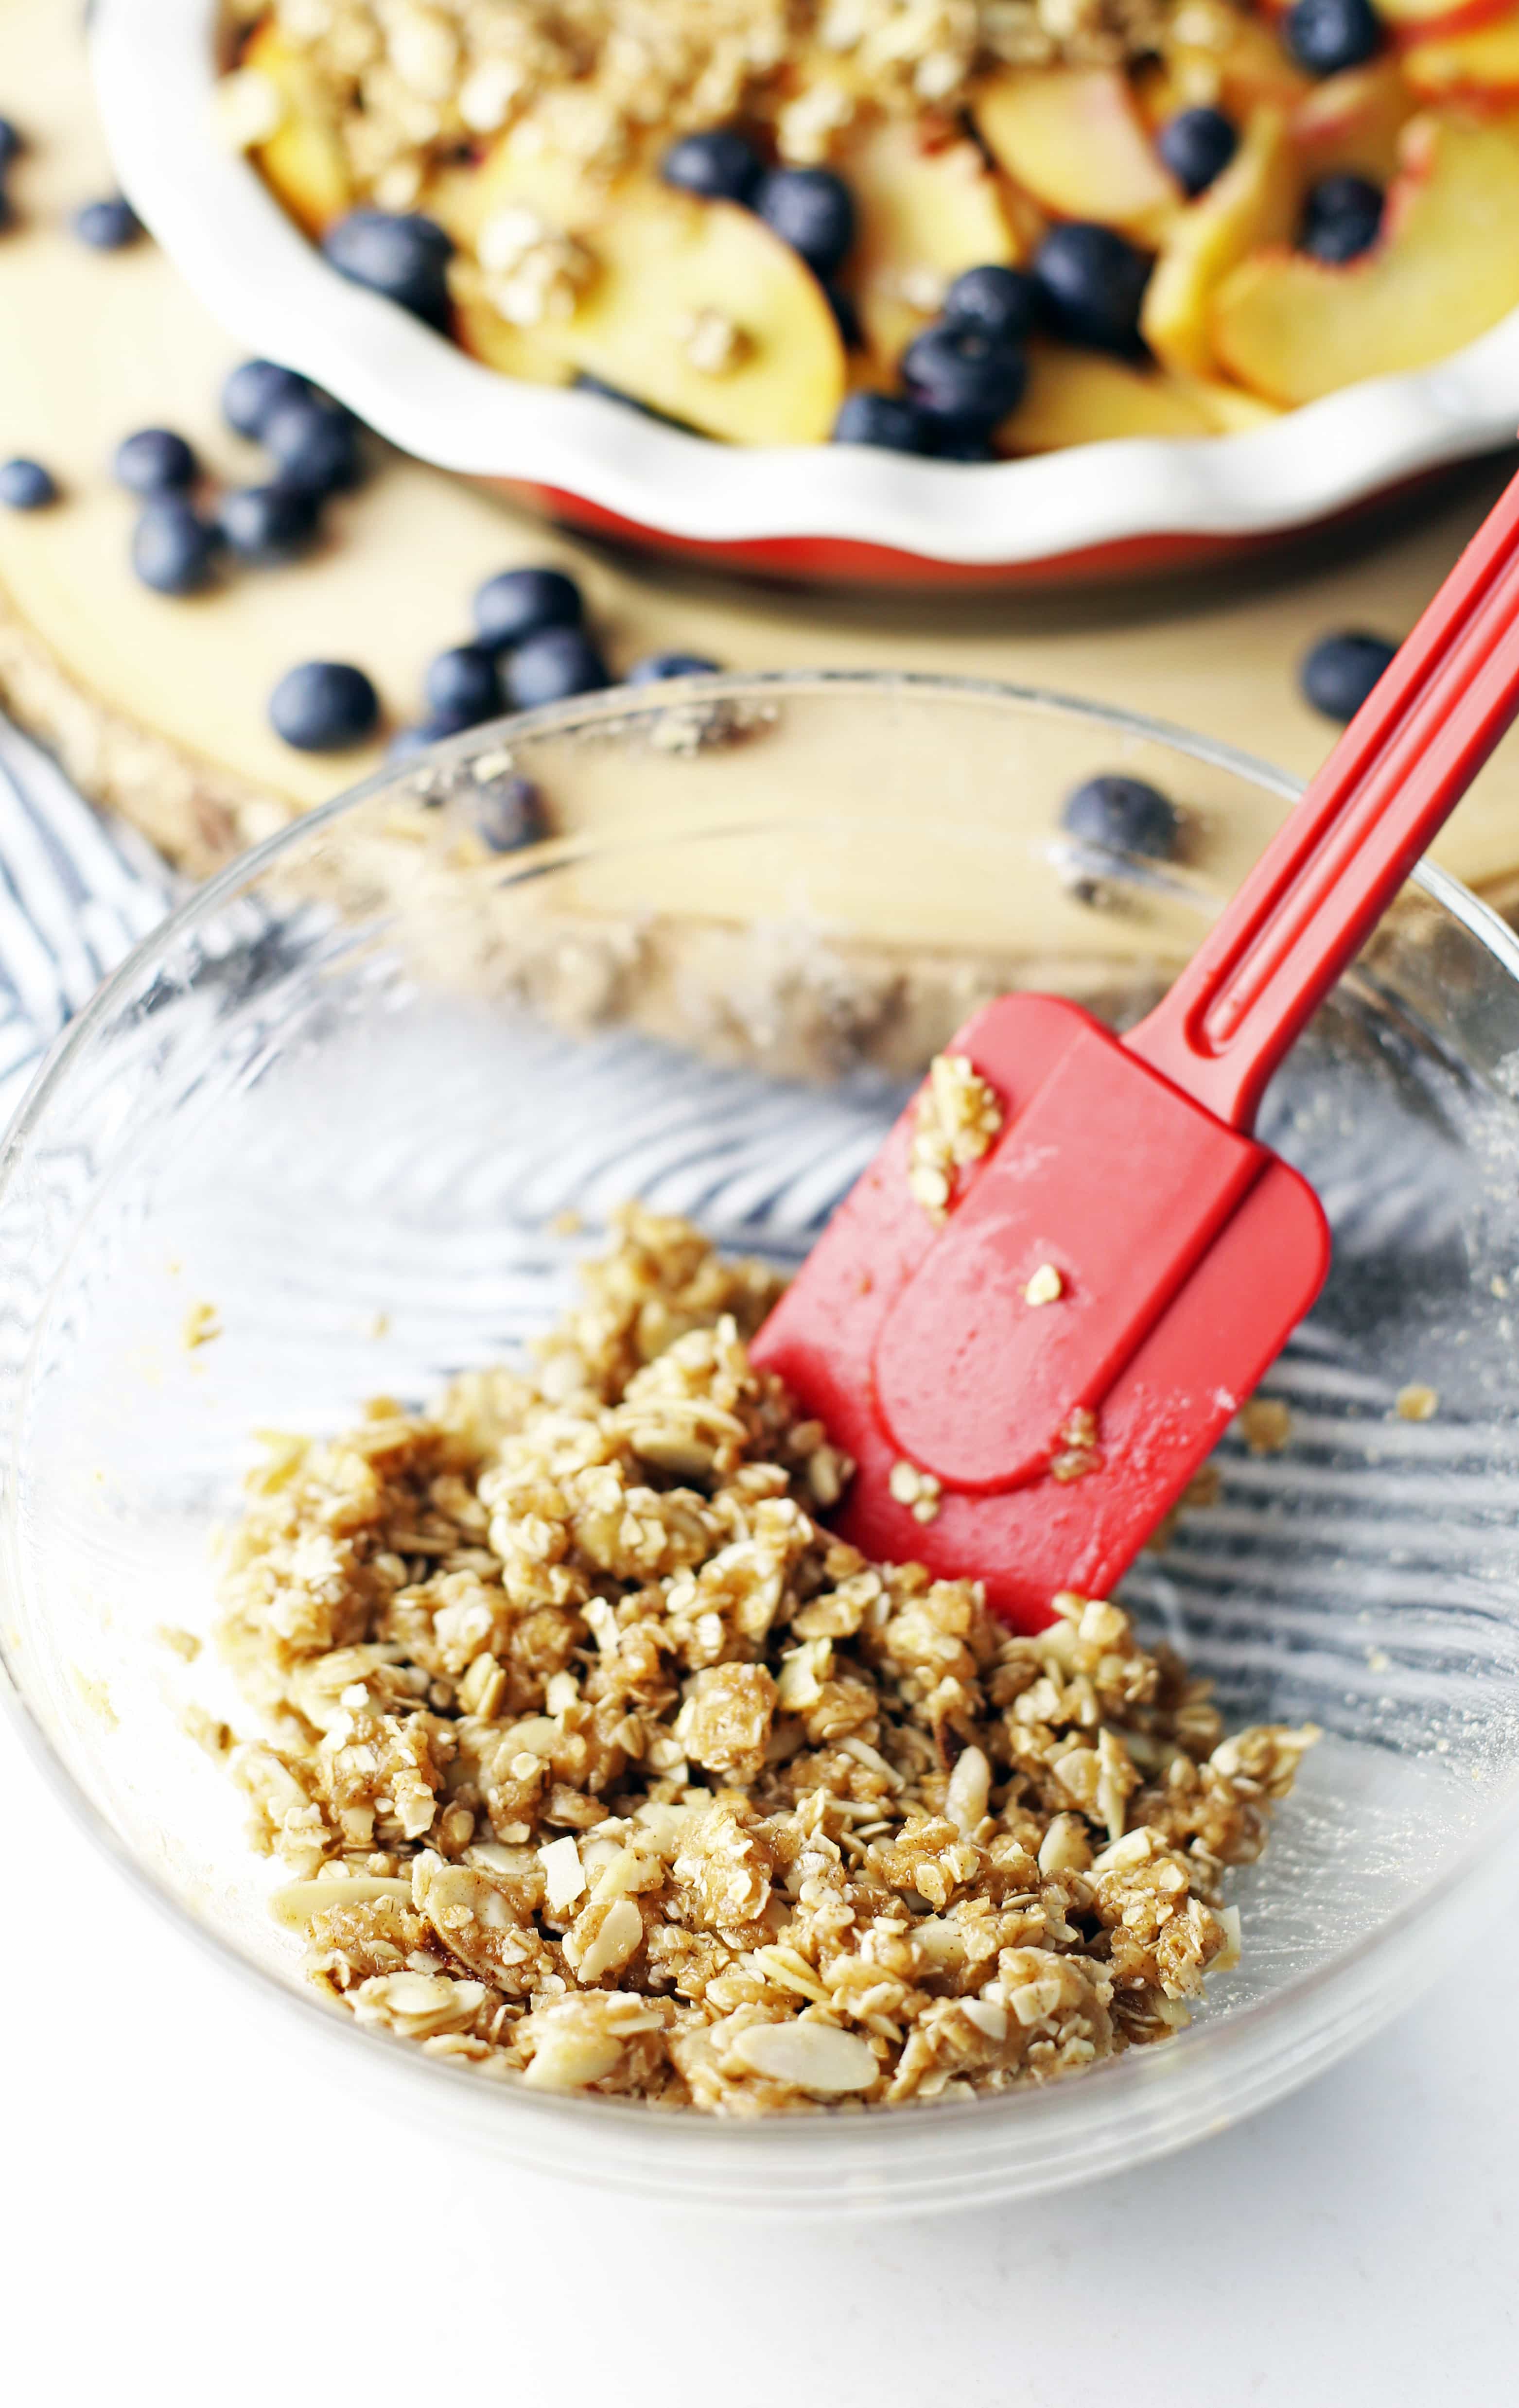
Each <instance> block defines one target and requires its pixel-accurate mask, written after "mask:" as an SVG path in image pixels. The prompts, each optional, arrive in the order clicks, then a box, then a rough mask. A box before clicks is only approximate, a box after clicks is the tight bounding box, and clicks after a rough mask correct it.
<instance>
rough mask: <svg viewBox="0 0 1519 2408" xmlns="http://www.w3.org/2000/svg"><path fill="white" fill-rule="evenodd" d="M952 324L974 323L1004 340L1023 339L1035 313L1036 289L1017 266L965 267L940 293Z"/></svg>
mask: <svg viewBox="0 0 1519 2408" xmlns="http://www.w3.org/2000/svg"><path fill="white" fill-rule="evenodd" d="M943 314H944V316H945V317H946V318H947V319H948V320H949V322H950V324H951V325H952V326H976V327H979V328H980V330H981V332H982V334H983V335H990V336H992V337H994V339H995V340H996V341H998V342H1004V343H1023V342H1026V341H1027V339H1028V337H1029V336H1030V335H1031V334H1032V333H1033V331H1034V324H1035V321H1036V319H1037V317H1038V315H1039V292H1038V288H1037V287H1036V285H1035V282H1034V279H1033V278H1032V277H1031V276H1025V274H1024V271H1023V269H1022V268H1020V267H967V268H966V269H965V270H964V271H963V273H962V274H960V275H959V276H957V277H956V278H955V279H954V282H953V284H952V285H951V286H950V289H949V291H948V292H947V293H946V294H945V295H944V312H943Z"/></svg>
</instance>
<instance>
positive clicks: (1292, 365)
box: [1212, 115, 1519, 407]
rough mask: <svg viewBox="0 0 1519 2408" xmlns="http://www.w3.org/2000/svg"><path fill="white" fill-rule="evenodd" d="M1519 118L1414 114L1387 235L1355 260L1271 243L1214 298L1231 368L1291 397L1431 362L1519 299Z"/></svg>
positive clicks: (1254, 387) (1219, 340)
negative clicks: (1332, 260) (1518, 123)
mask: <svg viewBox="0 0 1519 2408" xmlns="http://www.w3.org/2000/svg"><path fill="white" fill-rule="evenodd" d="M1516 224H1519V139H1516V136H1515V128H1514V124H1513V121H1512V120H1510V121H1509V122H1507V123H1504V122H1490V123H1484V122H1481V121H1478V120H1467V119H1463V118H1456V117H1440V116H1435V115H1430V116H1426V117H1419V118H1415V119H1414V120H1413V122H1412V124H1411V125H1410V126H1409V127H1408V128H1407V130H1406V132H1405V134H1404V136H1403V165H1402V167H1401V170H1400V172H1399V175H1398V177H1397V181H1396V183H1395V184H1394V186H1393V188H1392V190H1391V192H1390V193H1389V194H1388V204H1387V212H1386V217H1385V220H1384V223H1383V234H1382V237H1381V239H1380V241H1379V242H1378V243H1377V245H1376V247H1375V249H1374V250H1372V251H1369V252H1368V253H1367V254H1366V255H1365V257H1364V258H1362V259H1358V260H1354V261H1352V262H1351V263H1350V264H1349V265H1347V266H1344V267H1329V266H1326V265H1324V264H1323V263H1322V262H1321V261H1319V260H1316V259H1311V258H1309V257H1308V256H1307V255H1306V254H1305V253H1303V252H1300V251H1262V252H1260V253H1259V254H1258V255H1257V256H1256V257H1255V258H1254V259H1247V260H1245V261H1243V262H1241V264H1240V266H1238V267H1236V268H1235V269H1234V270H1233V271H1232V273H1231V274H1230V275H1229V276H1228V277H1227V278H1225V281H1224V283H1223V284H1222V285H1221V286H1220V288H1219V290H1218V292H1217V293H1216V294H1215V295H1214V298H1213V308H1212V334H1213V348H1214V351H1215V353H1216V355H1217V357H1218V359H1219V361H1220V362H1221V363H1222V365H1223V366H1224V367H1225V370H1226V371H1227V373H1228V374H1229V375H1231V376H1233V377H1234V378H1236V379H1237V380H1238V381H1239V382H1240V383H1241V384H1243V385H1245V386H1247V387H1249V389H1250V390H1251V391H1253V392H1254V393H1259V394H1265V395H1266V397H1267V399H1268V400H1269V401H1278V402H1282V403H1284V404H1286V405H1287V406H1289V407H1292V406H1295V405H1297V403H1299V402H1305V401H1313V400H1316V399H1317V398H1318V396H1319V395H1320V394H1326V393H1334V392H1336V391H1337V390H1338V389H1339V388H1340V386H1341V385H1347V384H1355V383H1357V382H1359V381H1360V380H1362V379H1363V378H1366V377H1374V376H1384V375H1390V374H1394V373H1396V372H1397V371H1398V370H1401V369H1407V368H1417V367H1424V366H1427V365H1428V364H1429V363H1430V362H1431V361H1434V360H1438V359H1443V358H1444V357H1445V356H1446V355H1447V354H1448V353H1449V352H1451V351H1457V350H1459V348H1460V347H1461V345H1462V344H1463V343H1469V342H1471V341H1474V340H1475V338H1476V337H1477V336H1479V335H1483V334H1485V333H1486V332H1487V330H1488V328H1489V327H1491V326H1495V325H1497V323H1498V321H1499V319H1501V318H1504V317H1506V316H1507V315H1508V313H1509V311H1510V310H1511V309H1513V308H1519V243H1516V242H1515V241H1514V239H1513V228H1514V226H1515V225H1516Z"/></svg>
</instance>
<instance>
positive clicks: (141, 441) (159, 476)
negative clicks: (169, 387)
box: [111, 426, 200, 494]
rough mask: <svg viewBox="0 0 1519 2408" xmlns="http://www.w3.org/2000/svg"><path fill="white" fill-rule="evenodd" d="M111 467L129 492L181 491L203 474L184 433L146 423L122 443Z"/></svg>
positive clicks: (175, 492) (166, 492)
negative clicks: (177, 433) (146, 424)
mask: <svg viewBox="0 0 1519 2408" xmlns="http://www.w3.org/2000/svg"><path fill="white" fill-rule="evenodd" d="M111 467H112V470H113V472H114V474H115V478H116V481H117V483H118V484H119V485H124V486H125V487H126V490H127V492H128V493H129V494H181V493H183V492H184V490H185V487H186V486H187V485H193V483H194V481H195V479H196V478H197V477H198V476H199V474H200V462H199V461H198V460H197V459H196V457H195V455H194V453H193V452H192V450H191V448H190V446H189V444H188V443H187V442H186V441H185V439H184V437H183V436H182V435H176V434H175V433H174V431H173V429H172V428H170V427H167V426H142V427H139V428H138V430H137V432H136V435H129V436H127V437H126V438H125V440H124V441H123V442H121V443H118V445H117V447H116V454H115V457H114V459H113V460H112V462H111Z"/></svg>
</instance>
